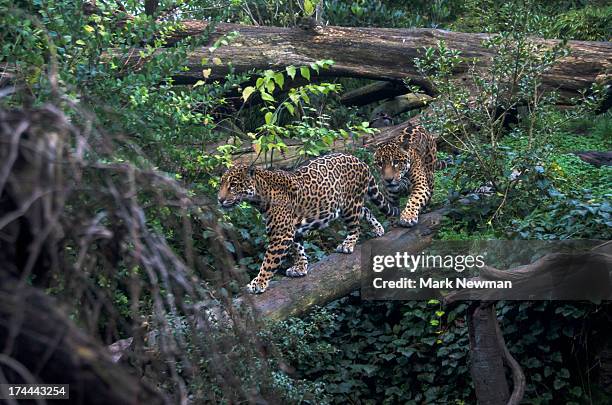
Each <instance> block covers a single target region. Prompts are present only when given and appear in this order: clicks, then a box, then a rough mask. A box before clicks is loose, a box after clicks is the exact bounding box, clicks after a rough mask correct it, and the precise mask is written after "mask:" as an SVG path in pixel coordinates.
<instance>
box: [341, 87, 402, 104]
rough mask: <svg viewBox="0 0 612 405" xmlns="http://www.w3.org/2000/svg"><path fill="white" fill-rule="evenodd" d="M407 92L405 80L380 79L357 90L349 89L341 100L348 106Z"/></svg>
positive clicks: (372, 101)
mask: <svg viewBox="0 0 612 405" xmlns="http://www.w3.org/2000/svg"><path fill="white" fill-rule="evenodd" d="M406 92H408V89H407V88H406V85H405V84H404V83H403V82H398V81H389V82H385V81H378V82H374V83H370V84H368V85H365V86H363V87H360V88H358V89H355V90H351V91H347V92H346V93H344V94H343V95H342V96H341V97H340V102H341V103H342V104H344V105H348V106H351V105H354V106H362V105H366V104H370V103H374V102H376V101H379V100H385V99H387V98H392V97H396V96H399V95H401V94H404V93H406Z"/></svg>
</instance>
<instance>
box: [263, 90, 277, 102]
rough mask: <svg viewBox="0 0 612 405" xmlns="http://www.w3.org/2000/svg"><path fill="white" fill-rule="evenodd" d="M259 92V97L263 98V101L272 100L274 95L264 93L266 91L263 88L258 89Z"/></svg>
mask: <svg viewBox="0 0 612 405" xmlns="http://www.w3.org/2000/svg"><path fill="white" fill-rule="evenodd" d="M260 93H261V99H262V100H264V101H272V102H274V97H272V96H271V95H270V94H268V93H266V91H265V90H263V89H262V90H261V91H260Z"/></svg>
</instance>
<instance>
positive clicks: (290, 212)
mask: <svg viewBox="0 0 612 405" xmlns="http://www.w3.org/2000/svg"><path fill="white" fill-rule="evenodd" d="M366 195H367V197H368V199H369V200H370V201H372V202H373V203H374V204H375V205H376V206H377V207H378V208H379V209H380V211H381V212H382V213H383V214H385V215H386V216H389V217H397V216H398V215H399V209H398V208H396V207H395V208H394V207H391V206H390V205H389V203H388V202H387V200H386V199H385V197H384V195H383V194H382V193H381V192H380V191H379V189H378V186H377V184H376V181H375V179H374V177H373V176H372V174H371V173H370V170H369V168H368V166H367V165H366V164H365V163H364V162H363V161H361V160H360V159H358V158H356V157H354V156H351V155H347V154H343V153H334V154H329V155H325V156H322V157H318V158H315V159H312V160H310V161H309V162H307V163H306V164H304V165H302V166H301V167H299V168H297V169H296V170H295V171H284V170H267V169H262V168H258V167H254V166H246V165H240V164H239V165H236V166H233V167H232V168H230V169H229V170H228V171H226V172H225V173H224V174H223V176H222V177H221V184H220V189H219V195H218V200H219V204H220V206H221V207H222V208H225V209H228V208H232V207H234V206H236V205H237V204H238V203H240V202H241V201H249V202H250V203H251V204H253V205H254V206H255V207H257V208H258V209H259V210H260V211H261V212H262V214H263V215H264V217H265V218H266V231H267V233H268V240H269V242H268V247H267V249H266V253H265V256H264V260H263V263H262V264H261V267H260V270H259V274H258V275H257V277H255V278H254V279H253V280H252V281H251V282H250V283H249V284H248V285H247V291H249V292H250V293H255V294H256V293H262V292H264V291H265V290H266V289H267V288H268V284H269V281H270V279H271V278H272V276H273V274H274V272H275V271H276V270H277V269H278V268H279V267H280V265H281V264H282V263H283V261H284V260H285V259H286V258H287V257H288V256H289V254H290V251H291V249H293V253H294V255H295V258H294V262H293V266H292V267H290V268H289V269H287V271H286V275H287V276H289V277H303V276H305V275H306V273H307V272H308V258H307V256H306V253H305V252H304V245H303V238H304V236H305V235H306V233H307V232H308V231H310V230H314V229H321V228H324V227H326V226H327V225H328V224H329V223H330V222H331V221H333V220H334V219H336V218H339V217H340V218H342V219H343V220H344V222H345V224H346V226H347V228H348V235H347V236H346V238H345V239H344V241H343V242H342V243H341V244H340V245H339V246H338V247H337V249H336V251H338V252H340V253H352V252H353V250H354V249H355V244H356V243H357V240H358V239H359V234H360V229H359V222H360V220H361V219H362V218H365V220H366V221H367V222H369V223H370V225H371V226H372V227H373V228H374V233H375V234H376V236H382V235H384V233H385V230H384V228H383V227H382V225H381V224H380V222H378V221H377V220H376V218H375V217H374V215H373V214H372V212H371V211H370V210H369V209H368V208H367V207H365V206H364V202H365V197H366Z"/></svg>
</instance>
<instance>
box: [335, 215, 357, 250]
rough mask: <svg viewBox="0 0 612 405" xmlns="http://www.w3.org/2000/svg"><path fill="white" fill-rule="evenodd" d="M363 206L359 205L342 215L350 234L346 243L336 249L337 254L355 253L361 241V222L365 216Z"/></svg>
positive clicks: (345, 240)
mask: <svg viewBox="0 0 612 405" xmlns="http://www.w3.org/2000/svg"><path fill="white" fill-rule="evenodd" d="M362 208H363V205H362V204H359V205H356V206H354V207H353V208H351V209H349V210H347V211H346V212H344V213H343V214H342V218H343V219H344V223H345V224H346V227H347V230H348V234H347V235H346V238H345V239H344V241H343V242H342V243H341V244H340V245H338V247H337V248H336V252H339V253H347V254H348V253H353V250H355V245H356V244H357V241H358V240H359V234H360V230H359V220H360V219H361V216H362V214H363V212H362Z"/></svg>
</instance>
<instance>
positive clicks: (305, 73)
mask: <svg viewBox="0 0 612 405" xmlns="http://www.w3.org/2000/svg"><path fill="white" fill-rule="evenodd" d="M300 74H301V75H302V77H303V78H304V79H306V80H308V81H310V69H308V68H307V67H306V66H302V67H301V68H300Z"/></svg>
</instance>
